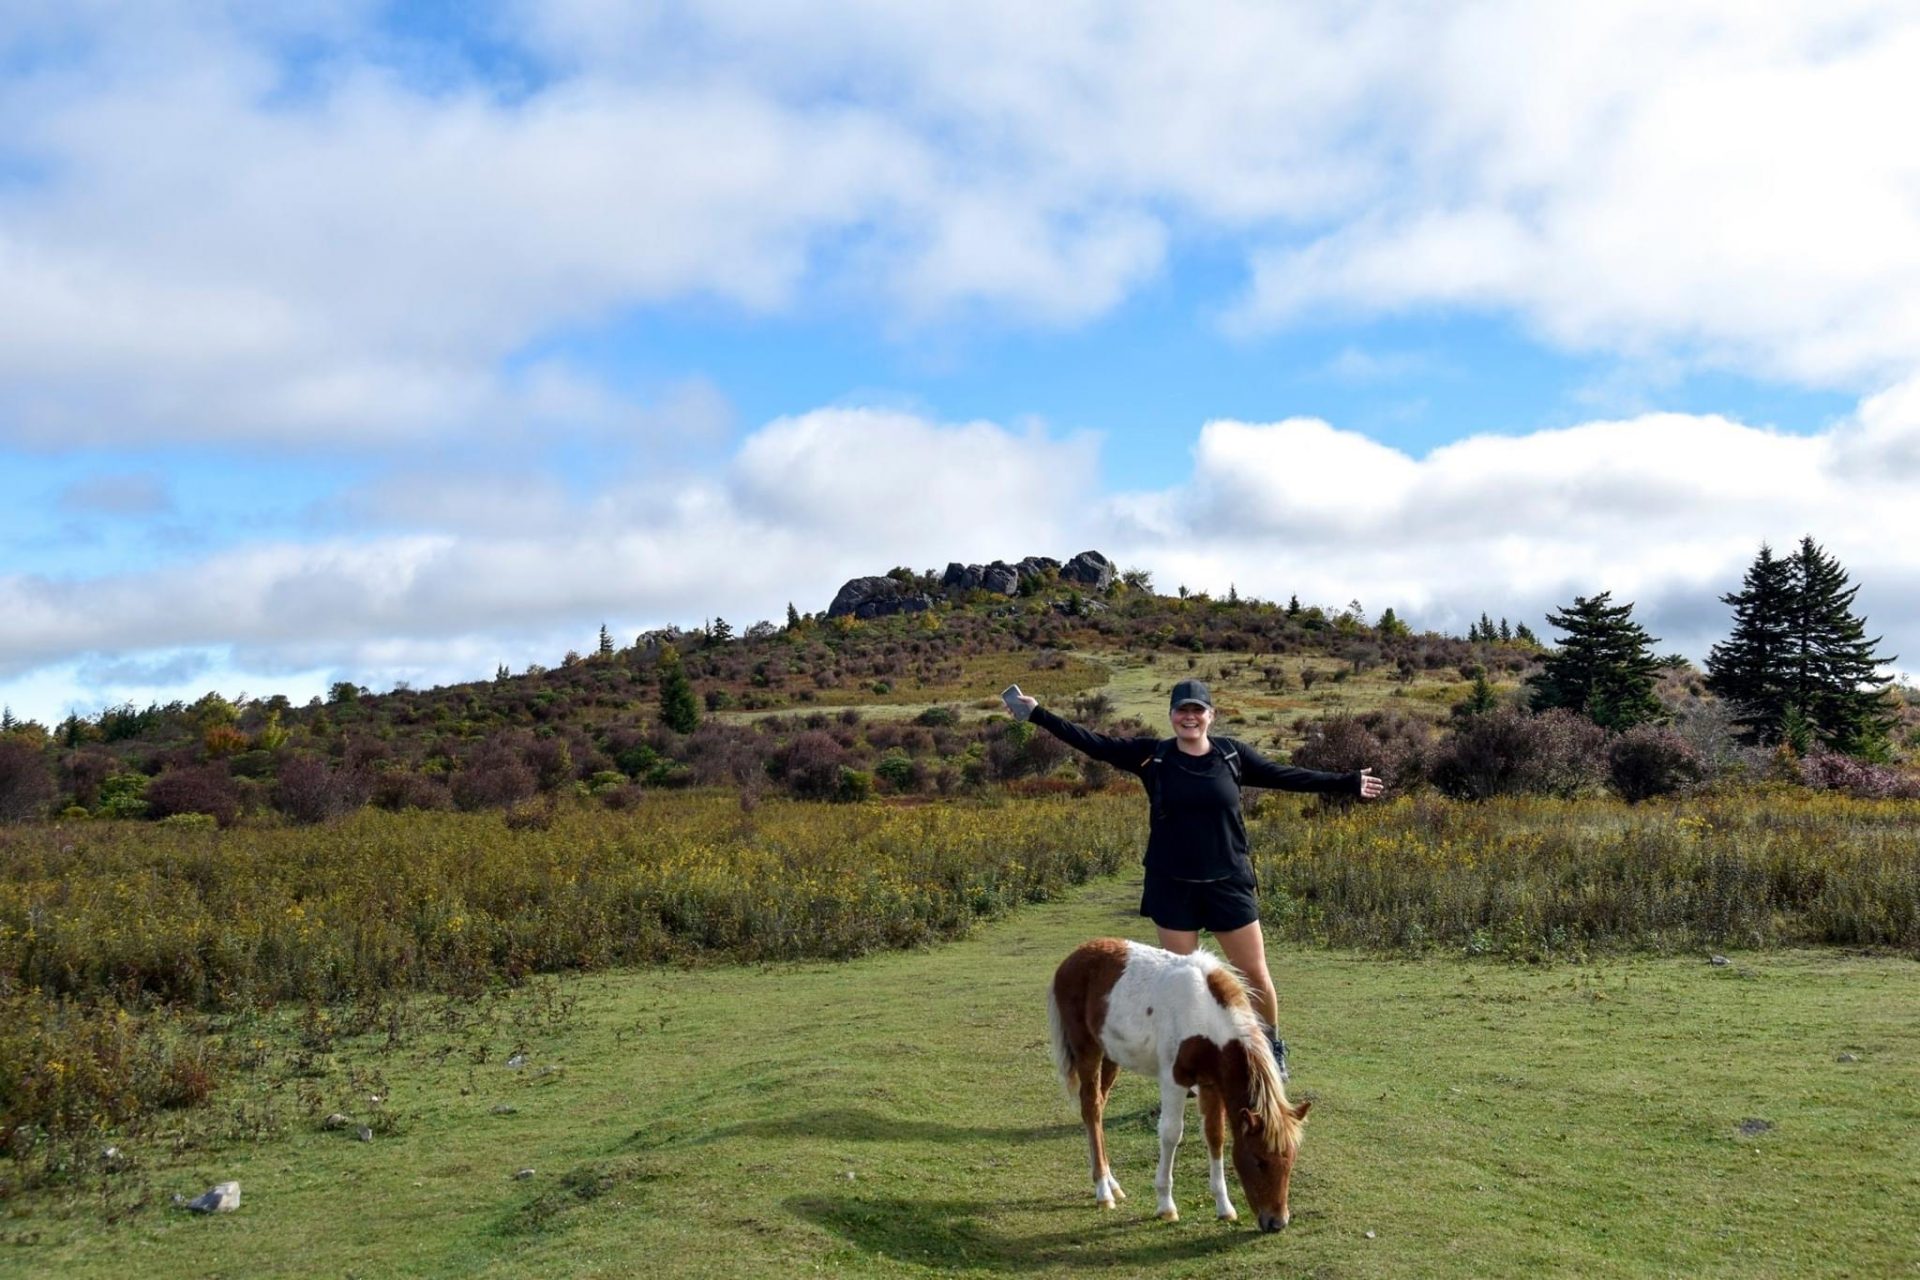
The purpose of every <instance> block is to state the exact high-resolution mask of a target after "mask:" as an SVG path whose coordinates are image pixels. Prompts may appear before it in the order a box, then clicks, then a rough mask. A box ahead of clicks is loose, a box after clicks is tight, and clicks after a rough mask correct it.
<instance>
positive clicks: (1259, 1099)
mask: <svg viewBox="0 0 1920 1280" xmlns="http://www.w3.org/2000/svg"><path fill="white" fill-rule="evenodd" d="M1228 972H1231V971H1228ZM1233 978H1234V984H1235V985H1236V986H1239V987H1240V990H1239V992H1237V993H1229V994H1228V995H1227V998H1226V999H1224V1000H1222V1001H1221V1003H1222V1004H1224V1005H1226V1006H1227V1008H1228V1009H1229V1010H1230V1011H1231V1012H1232V1014H1233V1017H1234V1022H1235V1024H1236V1026H1237V1027H1238V1030H1239V1033H1240V1035H1239V1043H1238V1044H1236V1045H1232V1046H1229V1052H1228V1053H1227V1054H1226V1055H1225V1063H1224V1065H1226V1067H1227V1074H1228V1076H1229V1080H1228V1082H1227V1083H1228V1085H1229V1087H1228V1091H1227V1097H1228V1099H1229V1101H1228V1106H1229V1107H1230V1108H1233V1109H1232V1110H1230V1111H1229V1114H1228V1118H1229V1119H1230V1120H1231V1121H1232V1125H1233V1168H1234V1172H1236V1173H1238V1174H1239V1175H1240V1188H1241V1190H1242V1191H1244V1192H1246V1196H1247V1202H1248V1204H1249V1205H1250V1207H1251V1208H1252V1209H1253V1212H1254V1215H1255V1217H1257V1218H1258V1220H1259V1222H1260V1229H1261V1230H1262V1231H1278V1230H1280V1228H1282V1227H1284V1226H1286V1225H1287V1222H1288V1221H1289V1220H1290V1219H1291V1218H1292V1216H1293V1215H1292V1214H1291V1213H1290V1212H1289V1211H1288V1209H1287V1184H1288V1182H1289V1181H1291V1180H1292V1178H1293V1161H1294V1157H1295V1156H1296V1155H1298V1154H1299V1151H1300V1135H1301V1126H1302V1125H1303V1124H1305V1122H1306V1119H1307V1109H1308V1108H1309V1107H1311V1106H1312V1105H1313V1104H1312V1103H1311V1102H1302V1103H1300V1104H1299V1105H1298V1106H1295V1105H1293V1104H1292V1103H1290V1102H1288V1101H1287V1088H1286V1085H1285V1084H1284V1083H1283V1082H1282V1081H1281V1079H1280V1065H1279V1063H1277V1062H1275V1061H1274V1057H1273V1048H1272V1046H1271V1044H1270V1043H1269V1042H1268V1040H1267V1029H1266V1028H1265V1027H1264V1026H1262V1025H1261V1024H1260V1020H1259V1019H1258V1018H1256V1017H1255V1016H1254V1013H1253V1008H1252V1004H1251V1002H1250V1001H1249V1000H1248V999H1247V998H1246V994H1245V986H1244V984H1241V983H1240V982H1239V975H1238V974H1234V975H1233ZM1215 994H1216V997H1217V996H1219V995H1220V994H1221V992H1220V991H1219V990H1218V989H1216V993H1215ZM1235 995H1237V996H1238V998H1237V999H1236V998H1234V997H1235ZM1233 1049H1238V1050H1239V1051H1240V1052H1238V1053H1235V1052H1231V1050H1233ZM1241 1063H1244V1064H1245V1066H1244V1068H1242V1069H1243V1070H1244V1071H1245V1073H1246V1086H1245V1090H1244V1092H1243V1091H1242V1090H1241V1089H1240V1088H1238V1087H1237V1086H1238V1084H1239V1082H1238V1081H1235V1080H1232V1079H1231V1077H1232V1076H1235V1075H1238V1074H1239V1070H1236V1068H1239V1067H1240V1064H1241ZM1242 1098H1244V1101H1243V1102H1241V1101H1238V1100H1239V1099H1242ZM1236 1102H1237V1104H1238V1105H1237V1106H1236Z"/></svg>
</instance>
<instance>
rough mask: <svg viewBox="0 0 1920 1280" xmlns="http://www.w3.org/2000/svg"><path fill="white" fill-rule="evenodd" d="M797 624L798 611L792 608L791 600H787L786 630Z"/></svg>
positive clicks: (798, 619) (798, 623)
mask: <svg viewBox="0 0 1920 1280" xmlns="http://www.w3.org/2000/svg"><path fill="white" fill-rule="evenodd" d="M799 625H800V611H799V610H798V609H796V608H794V607H793V601H791V600H789V601H787V630H789V631H791V630H793V629H794V628H795V627H797V626H799Z"/></svg>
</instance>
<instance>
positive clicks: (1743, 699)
mask: <svg viewBox="0 0 1920 1280" xmlns="http://www.w3.org/2000/svg"><path fill="white" fill-rule="evenodd" d="M1741 585H1742V588H1743V589H1742V590H1740V591H1737V592H1733V593H1731V594H1729V595H1725V596H1722V597H1720V598H1721V600H1722V601H1723V602H1724V603H1726V604H1729V605H1732V606H1733V631H1732V633H1731V634H1730V635H1729V636H1728V637H1727V640H1726V642H1725V643H1724V644H1717V645H1715V646H1714V647H1713V651H1712V653H1711V654H1709V655H1708V658H1707V673H1708V675H1707V687H1708V688H1710V689H1712V690H1713V691H1714V692H1715V693H1717V694H1719V695H1720V696H1721V697H1723V698H1726V699H1727V700H1728V701H1730V702H1732V703H1733V704H1734V705H1735V707H1737V708H1738V712H1737V714H1736V717H1735V719H1736V721H1737V723H1739V724H1740V725H1741V726H1742V727H1743V728H1744V729H1745V730H1746V735H1747V737H1748V738H1749V739H1750V740H1752V741H1755V742H1760V743H1773V742H1786V743H1788V744H1789V745H1792V746H1793V747H1794V749H1795V750H1797V751H1805V750H1806V749H1807V748H1808V747H1810V746H1811V745H1812V744H1813V743H1814V742H1816V741H1818V742H1819V743H1821V744H1823V745H1825V746H1827V747H1830V748H1833V749H1834V750H1837V751H1843V752H1846V753H1848V754H1852V755H1874V754H1878V753H1880V752H1882V751H1884V750H1885V746H1886V734H1887V730H1888V728H1889V727H1891V725H1892V723H1893V719H1894V715H1893V712H1892V711H1891V709H1890V708H1888V707H1887V705H1886V703H1885V702H1884V701H1883V699H1882V696H1881V693H1880V690H1879V689H1878V688H1874V687H1871V686H1877V685H1880V684H1882V683H1883V680H1882V677H1881V676H1880V673H1879V668H1880V666H1881V665H1882V664H1883V663H1887V662H1891V661H1893V659H1892V658H1890V657H1883V656H1881V655H1879V654H1876V653H1874V651H1873V650H1874V646H1876V645H1878V644H1879V643H1880V638H1879V637H1878V636H1876V637H1874V638H1873V639H1872V640H1869V639H1867V638H1866V622H1865V620H1864V619H1862V618H1858V617H1856V616H1855V615H1854V613H1853V598H1854V596H1855V595H1856V594H1858V593H1859V590H1860V588H1859V587H1857V586H1850V585H1848V581H1847V571H1846V570H1845V569H1843V568H1842V567H1841V566H1840V563H1839V561H1837V560H1836V559H1834V558H1833V557H1832V556H1830V555H1828V554H1827V553H1826V552H1825V551H1823V550H1822V549H1821V547H1820V545H1819V544H1818V543H1816V542H1815V541H1814V540H1813V539H1812V537H1804V538H1802V539H1801V540H1800V546H1799V547H1798V548H1797V549H1796V550H1795V551H1794V553H1793V554H1792V555H1790V556H1788V557H1786V558H1784V559H1778V558H1775V556H1774V554H1773V550H1772V548H1770V547H1767V546H1766V545H1764V544H1763V545H1762V546H1761V548H1760V554H1759V555H1758V556H1757V557H1756V558H1755V559H1754V562H1753V564H1752V565H1751V566H1750V567H1749V568H1748V569H1747V573H1746V576H1745V578H1743V579H1742V583H1741Z"/></svg>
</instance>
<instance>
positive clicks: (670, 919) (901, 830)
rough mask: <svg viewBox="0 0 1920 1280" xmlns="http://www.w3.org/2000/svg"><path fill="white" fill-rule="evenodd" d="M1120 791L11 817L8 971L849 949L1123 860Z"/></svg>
mask: <svg viewBox="0 0 1920 1280" xmlns="http://www.w3.org/2000/svg"><path fill="white" fill-rule="evenodd" d="M1137 808H1138V806H1137V805H1130V804H1127V803H1126V802H1124V801H1122V800H1120V799H1119V798H1118V797H1092V798H1089V799H1088V800H1086V801H1084V802H1081V801H1074V800H1070V799H1066V798H1058V799H1048V800H1035V801H1027V802H1022V803H1018V804H1006V805H997V806H987V805H941V806H934V805H926V806H918V807H899V808H896V807H887V806H856V807H845V806H837V807H826V806H820V805H810V804H801V803H797V802H768V803H763V804H761V805H759V806H757V807H756V808H755V809H754V810H753V811H752V812H751V813H743V812H742V810H741V808H740V806H739V804H738V802H737V801H736V800H735V799H734V798H733V797H731V796H725V795H715V794H679V795H672V796H659V797H655V798H651V799H649V800H648V802H647V803H646V804H644V805H642V806H640V807H639V808H637V809H635V810H633V811H630V812H627V813H618V814H614V813H605V812H595V811H589V810H580V811H574V812H563V813H561V814H559V815H558V816H556V818H555V819H554V820H553V822H552V823H551V824H550V825H547V826H546V827H544V829H526V828H524V827H523V828H521V829H514V828H513V827H510V826H509V825H507V824H505V823H503V822H502V821H501V819H500V818H498V817H497V816H483V815H465V814H450V813H419V812H414V813H408V814H404V815H395V814H388V813H381V812H373V811H369V812H362V813H358V814H355V815H353V816H352V817H351V818H349V819H347V820H345V821H342V822H340V823H337V824H335V825H333V826H326V827H305V828H279V829H260V828H255V829H235V830H232V831H224V832H223V831H214V830H192V829H189V830H169V829H166V828H161V827H152V826H137V825H133V824H125V823H81V824H75V825H72V826H57V827H40V828H13V829H0V990H14V991H21V990H29V989H35V990H39V991H40V992H42V993H44V994H47V995H61V996H82V997H86V996H97V995H106V996H112V997H114V998H116V999H118V1000H120V1001H122V1002H123V1003H126V1004H129V1005H132V1004H135V1003H138V1002H140V1001H162V1002H170V1003H180V1004H189V1005H194V1006H197V1007H202V1008H221V1007H228V1006H233V1005H236V1004H246V1003H252V1002H258V1001H272V1000H279V999H300V1000H311V999H318V1000H331V999H336V998H344V997H352V996H355V995H359V994H364V993H369V992H386V991H391V990H394V989H396V988H402V989H404V988H443V989H456V990H457V989H462V988H464V987H468V986H471V985H473V984H476V983H485V982H489V981H493V980H496V979H502V978H504V979H507V980H514V979H517V978H520V977H523V976H525V975H526V974H529V973H533V972H542V971H552V970H562V969H587V968H595V967H599V966H604V965H611V964H629V963H644V962H650V961H659V960H667V959H674V958H680V957H685V956H688V955H691V954H696V953H698V954H712V955H717V956H723V957H726V958H729V959H737V960H769V959H794V958H801V957H810V956H818V957H840V956H850V955H856V954H859V953H862V952H866V951H871V950H874V949H876V948H884V947H899V946H906V945H912V944H914V943H919V942H925V941H928V940H931V939H935V938H939V937H943V936H948V935H951V934H953V933H956V932H958V931H960V930H962V929H964V928H966V926H967V925H968V924H969V923H970V922H971V921H973V920H974V919H976V918H978V917H981V916H985V915H991V914H994V913H997V912H1000V911H1003V910H1005V909H1007V908H1008V907H1011V906H1013V905H1015V904H1018V903H1020V902H1025V901H1036V900H1039V899H1043V898H1046V897H1048V896H1050V895H1052V894H1055V893H1058V892H1059V891H1060V890H1061V889H1063V888H1064V887H1066V886H1067V885H1070V884H1074V883H1078V882H1080V881H1082V880H1085V879H1086V878H1087V877H1088V876H1090V875H1094V874H1098V873H1101V872H1107V871H1112V870H1115V869H1117V868H1118V867H1119V866H1120V865H1121V864H1122V863H1124V862H1126V861H1129V860H1130V859H1132V858H1133V857H1134V856H1135V854H1136V851H1137V848H1138V844H1139V836H1138V831H1137V823H1138V814H1137V813H1136V812H1135V810H1136V809H1137Z"/></svg>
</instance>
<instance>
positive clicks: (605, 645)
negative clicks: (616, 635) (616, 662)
mask: <svg viewBox="0 0 1920 1280" xmlns="http://www.w3.org/2000/svg"><path fill="white" fill-rule="evenodd" d="M600 656H601V657H603V658H611V657H612V656H613V633H612V632H610V631H608V630H607V624H606V623H604V622H603V623H601V624H600Z"/></svg>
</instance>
